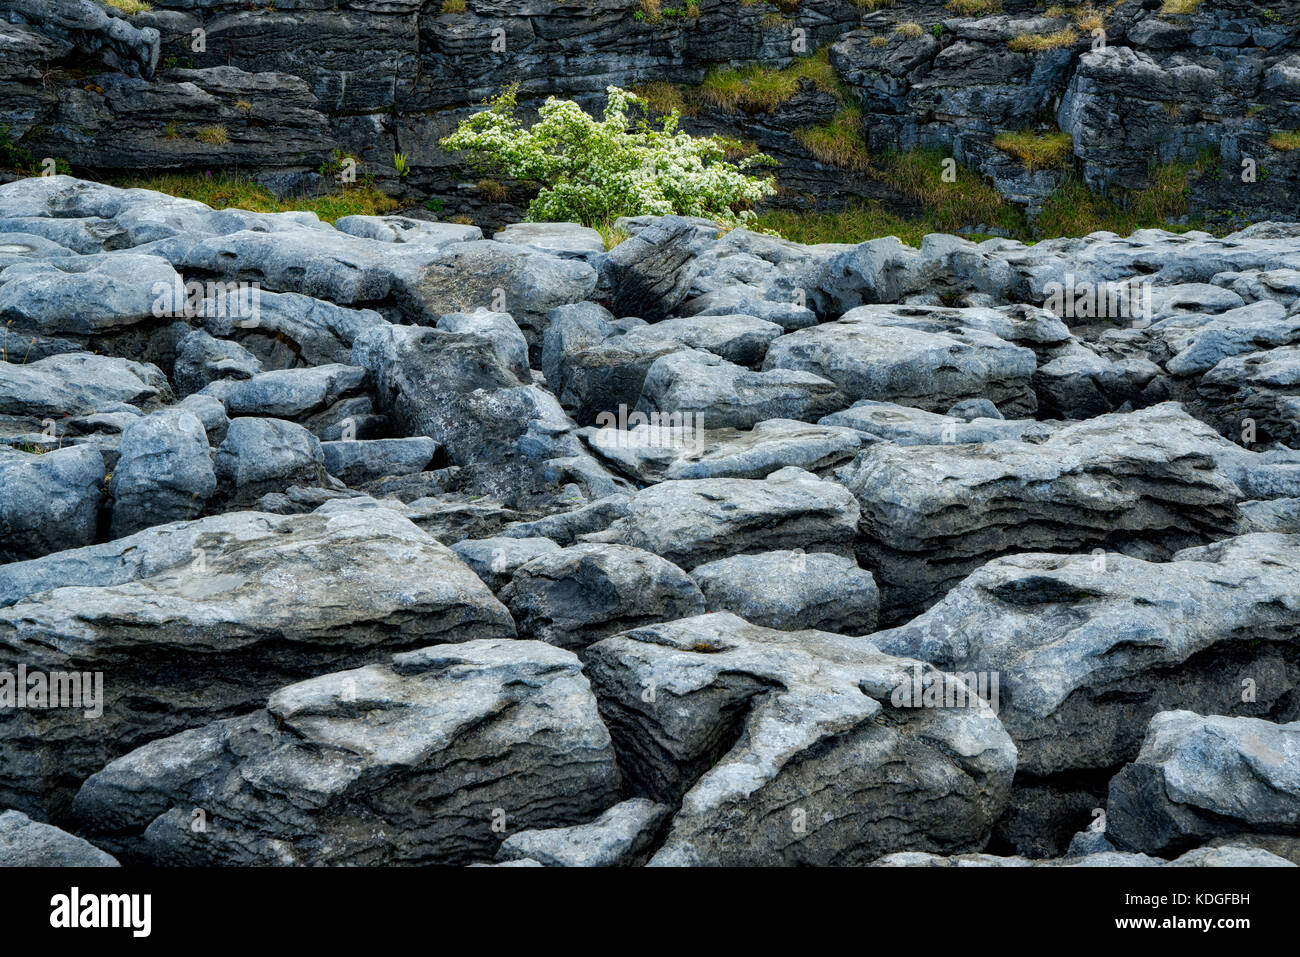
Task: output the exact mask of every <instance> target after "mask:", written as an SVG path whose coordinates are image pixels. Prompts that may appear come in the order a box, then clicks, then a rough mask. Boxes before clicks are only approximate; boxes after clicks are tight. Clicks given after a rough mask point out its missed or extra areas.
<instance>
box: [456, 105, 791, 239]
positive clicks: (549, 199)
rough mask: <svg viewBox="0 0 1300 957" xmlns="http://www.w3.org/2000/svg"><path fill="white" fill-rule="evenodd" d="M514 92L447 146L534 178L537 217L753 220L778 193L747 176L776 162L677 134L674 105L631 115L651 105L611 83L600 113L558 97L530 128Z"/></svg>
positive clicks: (588, 221)
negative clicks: (656, 115)
mask: <svg viewBox="0 0 1300 957" xmlns="http://www.w3.org/2000/svg"><path fill="white" fill-rule="evenodd" d="M517 92H518V90H517V87H512V88H510V89H508V90H506V91H505V92H504V93H502V94H501V95H500V96H498V97H496V98H495V99H493V100H491V101H490V102H489V104H488V108H487V109H486V110H483V111H481V112H479V113H475V114H474V115H473V116H470V117H468V118H466V119H464V120H462V121H461V123H460V125H459V126H458V127H457V129H456V131H455V132H454V133H452V134H451V135H450V136H447V137H445V138H444V139H443V140H442V141H441V143H440V145H441V146H442V147H443V148H444V149H449V150H464V151H467V152H468V153H469V154H470V158H471V161H472V162H473V163H474V164H475V165H477V166H478V167H480V168H481V169H483V170H484V171H485V172H494V173H496V174H498V175H501V176H503V177H504V178H506V179H510V180H519V181H524V182H532V183H536V184H537V185H538V186H539V188H540V191H539V192H538V195H537V197H536V199H534V200H533V202H532V204H531V205H530V206H529V207H528V213H527V219H528V220H529V221H531V222H539V221H542V222H545V221H570V222H580V223H583V224H585V225H588V226H594V225H595V224H597V223H603V222H612V221H613V220H615V219H617V218H618V217H620V216H643V215H667V214H671V213H676V214H678V215H683V216H702V217H707V218H709V219H712V220H714V221H716V222H719V223H722V224H726V225H734V224H736V223H738V222H741V221H745V220H748V219H750V218H752V216H753V210H752V206H753V205H754V204H755V203H757V202H758V201H759V200H761V199H762V198H763V197H765V196H770V195H772V194H773V193H774V192H775V191H776V186H775V184H774V183H773V182H772V180H771V178H770V177H765V176H757V175H751V174H750V171H751V170H753V169H754V168H756V167H759V166H763V165H770V164H771V163H772V160H771V159H770V158H769V157H767V156H764V155H762V154H757V155H755V156H750V157H747V158H745V159H742V160H740V161H738V162H734V163H733V162H729V161H728V160H727V158H726V148H725V147H724V146H723V145H721V144H720V143H719V142H718V141H717V140H715V139H714V138H713V137H695V136H690V135H688V134H686V133H682V132H680V131H679V130H678V128H677V125H678V120H679V116H678V115H677V114H676V113H672V114H669V115H668V116H666V117H662V118H660V119H659V120H657V121H654V122H652V121H650V120H649V119H648V118H647V117H644V116H643V117H642V118H640V119H637V120H633V119H632V118H631V117H630V116H629V110H630V109H631V108H632V107H633V106H638V107H641V108H642V110H644V106H645V104H644V103H643V102H642V101H641V100H640V98H638V97H637V96H635V95H634V94H632V93H629V92H628V91H626V90H622V89H619V88H618V87H614V86H611V87H609V88H608V90H607V94H608V102H607V104H606V106H605V112H604V116H603V118H602V119H596V118H594V117H592V116H589V115H588V114H587V113H586V112H584V111H583V109H582V108H581V107H580V106H578V104H576V103H574V102H573V101H571V100H559V99H556V98H554V97H552V98H550V99H548V100H547V101H546V103H545V104H543V105H542V107H541V109H540V110H539V111H538V117H539V118H538V121H537V122H536V123H535V124H534V125H533V126H532V127H531V128H526V127H524V126H523V125H522V124H521V123H520V122H519V120H518V118H517V117H516V115H515V112H516V109H517V102H516V97H517Z"/></svg>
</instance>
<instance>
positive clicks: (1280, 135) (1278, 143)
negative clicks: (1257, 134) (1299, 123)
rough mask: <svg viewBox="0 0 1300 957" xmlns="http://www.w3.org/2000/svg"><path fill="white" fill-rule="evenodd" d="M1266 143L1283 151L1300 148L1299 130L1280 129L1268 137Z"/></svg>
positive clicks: (1287, 151)
mask: <svg viewBox="0 0 1300 957" xmlns="http://www.w3.org/2000/svg"><path fill="white" fill-rule="evenodd" d="M1268 145H1269V146H1271V147H1273V149H1275V150H1281V151H1282V152H1284V153H1289V152H1290V151H1291V150H1300V130H1280V131H1278V132H1277V133H1274V134H1273V135H1272V136H1270V137H1269V138H1268Z"/></svg>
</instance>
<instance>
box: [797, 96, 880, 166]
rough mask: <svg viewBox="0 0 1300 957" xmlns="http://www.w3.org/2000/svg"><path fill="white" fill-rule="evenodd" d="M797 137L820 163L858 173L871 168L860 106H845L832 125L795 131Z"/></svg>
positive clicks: (831, 122)
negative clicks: (863, 132)
mask: <svg viewBox="0 0 1300 957" xmlns="http://www.w3.org/2000/svg"><path fill="white" fill-rule="evenodd" d="M794 138H795V139H796V140H798V141H799V142H800V144H802V145H803V147H804V149H806V150H807V151H808V152H809V153H811V154H812V155H813V158H814V159H816V160H818V161H819V162H822V163H827V164H829V165H831V166H838V167H840V168H841V169H848V170H855V171H862V170H865V169H867V167H868V166H870V165H871V154H870V153H868V152H867V146H866V143H865V142H864V137H863V134H862V107H860V106H845V107H842V108H841V109H840V110H839V112H837V113H836V114H835V116H834V117H833V118H832V119H831V121H830V122H829V123H826V124H825V125H823V126H811V127H806V128H804V129H800V130H795V134H794Z"/></svg>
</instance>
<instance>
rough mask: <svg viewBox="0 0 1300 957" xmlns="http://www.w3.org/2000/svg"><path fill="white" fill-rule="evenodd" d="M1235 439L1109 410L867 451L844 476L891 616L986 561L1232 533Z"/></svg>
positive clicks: (1151, 551)
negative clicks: (1013, 432)
mask: <svg viewBox="0 0 1300 957" xmlns="http://www.w3.org/2000/svg"><path fill="white" fill-rule="evenodd" d="M1223 447H1227V448H1229V449H1230V448H1232V446H1231V445H1230V444H1229V443H1227V442H1224V441H1223V440H1222V439H1220V438H1219V437H1218V436H1217V435H1216V434H1214V432H1213V430H1211V429H1210V428H1209V427H1208V426H1205V425H1203V424H1202V423H1200V422H1197V421H1196V420H1195V419H1193V418H1191V416H1189V415H1187V414H1186V413H1185V412H1184V411H1183V410H1182V409H1181V408H1180V407H1179V406H1178V405H1177V404H1174V403H1167V404H1163V405H1159V406H1153V407H1152V408H1149V409H1143V410H1141V411H1139V412H1133V413H1127V414H1115V415H1106V416H1101V417H1099V418H1096V419H1092V420H1089V421H1087V422H1081V423H1078V424H1075V425H1070V426H1067V427H1065V428H1061V429H1058V430H1056V431H1054V432H1052V433H1051V435H1050V436H1049V437H1048V438H1047V439H1046V440H1044V441H1042V442H1040V443H1038V444H1031V443H1028V442H1023V441H1012V440H1003V441H997V442H986V443H979V444H970V445H923V446H913V447H904V446H897V445H893V444H888V443H877V444H875V445H872V446H869V447H868V448H867V449H866V450H865V451H863V452H862V453H861V454H860V455H859V456H858V458H856V459H855V460H854V461H853V462H852V463H851V464H850V465H847V466H844V467H843V468H842V469H840V470H839V472H838V473H837V474H838V476H839V478H840V480H841V481H842V482H843V483H844V484H845V486H847V487H848V488H849V489H850V490H852V491H853V493H854V494H855V495H856V496H857V498H858V501H859V503H860V504H861V507H862V524H861V538H860V540H859V543H858V552H859V557H860V559H861V561H862V564H863V566H864V567H866V568H869V569H870V570H871V571H872V572H873V573H874V575H875V577H876V582H877V584H879V585H880V586H881V590H882V602H883V612H884V616H885V620H886V621H890V620H891V619H892V620H894V621H897V620H898V617H899V616H900V615H902V614H905V613H906V611H907V610H909V609H912V610H915V609H917V608H918V606H923V605H925V604H928V603H929V602H931V601H933V599H934V598H936V597H937V596H938V595H940V594H942V592H943V591H944V590H946V589H947V588H949V587H951V586H952V585H953V584H955V583H956V582H957V581H958V580H959V579H960V578H961V577H962V576H963V575H965V574H966V573H968V572H970V571H972V570H973V569H975V568H976V567H978V566H979V565H981V564H983V563H984V562H985V561H987V560H988V559H989V558H990V557H992V556H995V555H999V554H1006V553H1008V552H1011V551H1033V550H1037V549H1053V550H1060V551H1065V552H1078V551H1082V550H1085V549H1091V548H1094V547H1119V548H1121V549H1124V550H1128V549H1136V550H1137V552H1138V553H1139V554H1148V555H1150V556H1152V557H1162V556H1163V557H1168V556H1169V555H1171V554H1172V553H1173V552H1174V551H1176V550H1177V549H1179V548H1183V547H1187V546H1191V545H1195V544H1199V543H1201V542H1204V541H1207V540H1210V539H1213V538H1219V537H1222V536H1223V535H1225V534H1229V533H1231V531H1232V530H1233V529H1234V527H1235V522H1236V520H1237V509H1236V501H1237V500H1238V499H1239V498H1240V497H1241V493H1240V490H1239V489H1238V488H1237V486H1236V485H1235V484H1233V482H1232V481H1231V480H1230V479H1229V478H1228V477H1227V476H1226V475H1225V474H1224V473H1223V472H1222V471H1220V470H1219V469H1218V468H1217V466H1216V462H1215V460H1214V458H1213V457H1212V456H1213V454H1217V453H1219V452H1220V451H1221V450H1222V449H1223Z"/></svg>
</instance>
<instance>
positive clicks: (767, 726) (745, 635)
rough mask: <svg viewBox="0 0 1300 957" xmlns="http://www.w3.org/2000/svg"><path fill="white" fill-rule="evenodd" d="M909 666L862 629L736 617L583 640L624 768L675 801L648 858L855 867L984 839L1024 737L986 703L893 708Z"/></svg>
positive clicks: (666, 862) (980, 842) (652, 791)
mask: <svg viewBox="0 0 1300 957" xmlns="http://www.w3.org/2000/svg"><path fill="white" fill-rule="evenodd" d="M911 668H912V662H910V661H907V660H905V659H899V658H891V657H888V656H885V655H881V654H879V653H877V652H876V651H875V649H874V648H873V647H872V646H871V644H870V643H869V642H866V641H864V640H862V639H853V638H844V637H840V636H836V635H830V634H826V633H822V632H815V631H800V632H780V631H773V630H769V629H764V628H759V627H756V626H754V625H750V624H748V623H746V622H744V621H742V620H741V619H739V618H737V617H735V616H734V615H729V614H713V615H705V616H702V617H698V618H688V619H685V620H682V621H677V622H672V623H669V624H663V625H653V626H650V627H649V628H643V629H638V630H635V631H631V632H628V633H626V634H623V635H618V636H615V637H612V638H607V639H605V640H604V641H601V642H598V643H596V644H595V645H592V646H591V647H590V648H588V649H587V671H588V674H589V675H590V676H591V679H592V683H593V686H594V688H595V691H596V695H597V697H598V699H599V700H600V708H601V714H602V716H603V717H604V718H605V721H606V723H607V724H608V725H609V728H610V733H611V735H612V736H613V739H614V746H615V748H616V749H617V750H618V752H619V762H620V765H621V766H622V767H623V769H624V771H625V773H626V774H627V775H628V776H629V777H630V778H631V779H632V781H633V783H634V784H636V785H637V786H638V787H639V788H641V789H642V790H643V791H644V792H645V793H648V794H649V795H651V796H652V797H654V798H656V799H658V800H663V801H673V800H676V799H678V798H680V800H681V802H682V803H681V809H680V810H679V811H678V812H677V814H676V815H675V817H674V818H673V823H672V826H671V830H670V831H669V834H668V838H667V841H666V842H665V844H664V846H663V847H662V848H661V849H660V850H659V851H658V852H657V853H656V854H655V856H654V858H653V860H652V864H657V865H689V864H700V863H705V862H708V863H713V864H730V865H751V866H752V865H757V864H777V863H785V864H794V863H801V864H848V863H858V862H865V861H869V860H871V859H873V858H875V857H877V856H879V855H880V854H882V853H885V852H886V851H887V850H897V849H899V848H901V847H910V848H914V849H918V850H921V849H925V850H932V849H943V850H952V851H959V850H964V849H971V848H974V847H980V846H983V842H984V840H986V839H987V833H988V829H989V828H990V827H991V826H992V823H993V819H994V818H996V816H997V815H998V814H999V813H1000V812H1001V809H1002V807H1003V806H1004V805H1005V803H1006V799H1007V793H1008V789H1009V786H1010V783H1011V775H1012V773H1013V772H1014V769H1015V748H1014V747H1013V746H1012V744H1011V742H1010V739H1008V738H1007V737H1006V734H1005V732H1004V731H1003V730H1002V727H1001V725H999V724H998V721H997V719H996V718H995V717H994V716H993V713H992V712H991V711H989V710H988V709H987V708H986V707H984V706H983V705H982V704H976V706H975V707H972V708H970V709H943V708H940V709H924V708H916V709H895V708H893V707H892V706H891V704H890V698H891V694H892V691H893V688H894V687H895V686H896V684H897V683H898V681H900V680H902V679H901V678H900V676H903V675H910V669H911ZM908 680H910V678H908ZM647 689H652V691H651V692H647ZM647 693H650V694H651V698H650V700H649V701H648V702H647V700H646V698H645V697H643V696H644V695H645V694H647ZM977 700H978V699H977ZM886 711H888V714H889V718H890V720H889V721H888V722H887V723H886V722H885V721H883V720H882V718H883V716H884V715H885V713H886ZM918 792H919V793H920V794H924V795H925V797H924V798H923V799H918ZM904 794H906V795H908V796H907V797H906V798H904V797H903V795H904ZM800 812H802V813H800Z"/></svg>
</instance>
